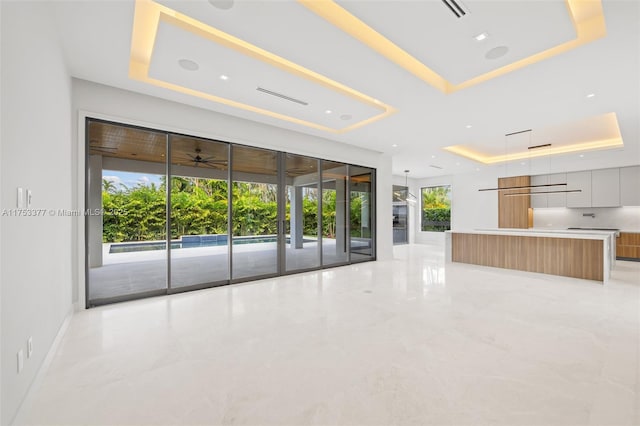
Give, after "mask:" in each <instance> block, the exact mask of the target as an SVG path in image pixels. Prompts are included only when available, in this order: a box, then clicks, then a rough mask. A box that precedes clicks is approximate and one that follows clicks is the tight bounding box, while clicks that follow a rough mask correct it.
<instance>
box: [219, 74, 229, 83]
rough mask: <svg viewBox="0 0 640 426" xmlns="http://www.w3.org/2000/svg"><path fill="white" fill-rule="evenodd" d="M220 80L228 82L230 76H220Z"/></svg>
mask: <svg viewBox="0 0 640 426" xmlns="http://www.w3.org/2000/svg"><path fill="white" fill-rule="evenodd" d="M220 80H224V81H227V80H229V76H228V75H224V74H222V75H221V76H220Z"/></svg>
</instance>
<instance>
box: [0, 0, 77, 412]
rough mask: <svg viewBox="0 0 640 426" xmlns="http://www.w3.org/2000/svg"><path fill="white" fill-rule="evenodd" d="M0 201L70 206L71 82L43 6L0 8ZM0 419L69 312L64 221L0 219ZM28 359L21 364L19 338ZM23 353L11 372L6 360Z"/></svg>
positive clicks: (67, 234) (17, 399)
mask: <svg viewBox="0 0 640 426" xmlns="http://www.w3.org/2000/svg"><path fill="white" fill-rule="evenodd" d="M0 7H1V8H2V16H1V19H2V25H1V31H2V37H1V43H2V46H1V56H2V60H1V65H2V76H1V87H2V89H1V91H2V100H1V104H2V107H1V114H2V129H1V133H2V134H1V138H2V145H1V147H0V149H1V153H0V154H1V155H0V175H1V178H0V184H1V188H2V191H1V196H0V204H1V206H2V208H3V209H11V208H15V207H16V188H17V187H23V188H29V189H31V191H32V192H33V204H32V206H31V208H32V209H33V210H32V211H34V210H36V209H45V211H48V210H49V209H59V208H64V209H69V208H70V207H71V160H70V149H71V128H70V123H71V99H70V96H71V80H70V78H69V76H68V73H67V70H66V67H65V64H64V61H63V56H62V52H61V50H60V47H59V44H58V42H57V41H56V40H57V35H56V31H55V29H54V28H53V27H52V24H51V19H50V16H51V11H50V5H49V4H46V2H44V3H39V2H1V6H0ZM0 223H1V226H2V239H1V243H0V250H1V253H2V256H1V260H0V282H1V283H2V299H1V301H0V303H1V317H2V319H1V331H0V339H1V342H2V345H1V347H2V349H1V352H2V366H1V371H2V379H1V383H0V388H1V389H2V418H1V419H0V423H2V424H10V422H11V419H12V418H13V417H14V416H15V413H16V410H17V408H18V406H19V405H20V403H21V401H22V400H23V398H24V396H25V394H26V392H27V390H28V388H29V386H30V385H31V383H32V381H33V379H34V377H35V376H36V373H37V371H38V369H39V368H40V366H41V364H42V362H43V360H44V358H45V355H46V354H47V351H48V349H49V347H50V346H51V344H52V342H53V341H54V338H55V337H56V335H57V333H58V330H59V329H60V326H61V325H62V324H63V322H64V320H65V318H66V317H67V315H68V314H69V312H70V308H71V288H72V283H71V280H72V278H71V262H72V258H71V247H72V240H71V222H70V220H69V219H68V218H64V217H55V216H49V215H48V214H46V215H45V216H43V217H11V216H3V217H1V219H0ZM29 336H32V337H33V343H34V353H33V356H32V357H31V358H30V359H27V357H26V349H27V348H26V345H27V338H28V337H29ZM19 349H22V350H23V351H24V353H25V360H24V361H25V362H24V369H23V371H22V372H21V373H20V374H18V373H17V362H16V354H17V352H18V350H19Z"/></svg>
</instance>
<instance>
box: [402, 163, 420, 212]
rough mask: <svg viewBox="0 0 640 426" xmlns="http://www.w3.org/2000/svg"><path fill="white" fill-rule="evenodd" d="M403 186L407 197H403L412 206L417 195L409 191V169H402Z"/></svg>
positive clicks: (416, 199) (416, 200)
mask: <svg viewBox="0 0 640 426" xmlns="http://www.w3.org/2000/svg"><path fill="white" fill-rule="evenodd" d="M404 186H406V187H407V198H405V201H406V202H407V203H409V204H411V205H412V206H413V205H415V204H416V203H417V202H418V197H416V196H415V195H413V194H412V193H411V191H409V170H405V171H404Z"/></svg>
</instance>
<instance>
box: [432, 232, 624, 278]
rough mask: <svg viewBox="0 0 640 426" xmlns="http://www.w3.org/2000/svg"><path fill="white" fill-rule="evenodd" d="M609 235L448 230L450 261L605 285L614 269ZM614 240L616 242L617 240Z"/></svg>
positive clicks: (446, 249)
mask: <svg viewBox="0 0 640 426" xmlns="http://www.w3.org/2000/svg"><path fill="white" fill-rule="evenodd" d="M612 239H614V237H613V236H612V234H607V233H576V232H568V231H567V232H558V231H556V232H553V233H551V232H544V231H536V230H523V229H518V230H516V229H508V230H507V229H499V230H474V231H461V232H458V231H447V233H446V237H445V253H446V256H447V260H448V261H451V262H461V263H471V264H474V265H482V266H492V267H495V268H505V269H515V270H519V271H528V272H540V273H544V274H551V275H561V276H565V277H573V278H582V279H587V280H595V281H600V282H603V283H604V282H606V281H607V280H608V278H609V275H610V271H611V267H612V263H611V262H612V261H611V259H612V254H611V250H612V247H611V240H612ZM614 241H615V239H614Z"/></svg>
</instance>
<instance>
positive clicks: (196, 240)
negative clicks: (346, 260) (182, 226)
mask: <svg viewBox="0 0 640 426" xmlns="http://www.w3.org/2000/svg"><path fill="white" fill-rule="evenodd" d="M313 241H315V240H309V239H304V240H303V242H305V243H308V242H313ZM275 242H276V236H275V235H273V236H266V237H263V236H255V237H237V238H234V239H233V244H234V245H237V244H257V243H275ZM289 242H290V238H287V244H288V243H289ZM226 245H227V236H226V235H215V236H200V235H185V236H183V237H182V239H181V240H180V241H175V240H174V241H172V242H171V250H175V249H183V248H193V247H216V246H226ZM166 248H167V243H166V242H164V241H163V242H159V241H152V242H139V243H117V244H111V247H110V248H109V253H129V252H135V251H151V250H165V249H166Z"/></svg>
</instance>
